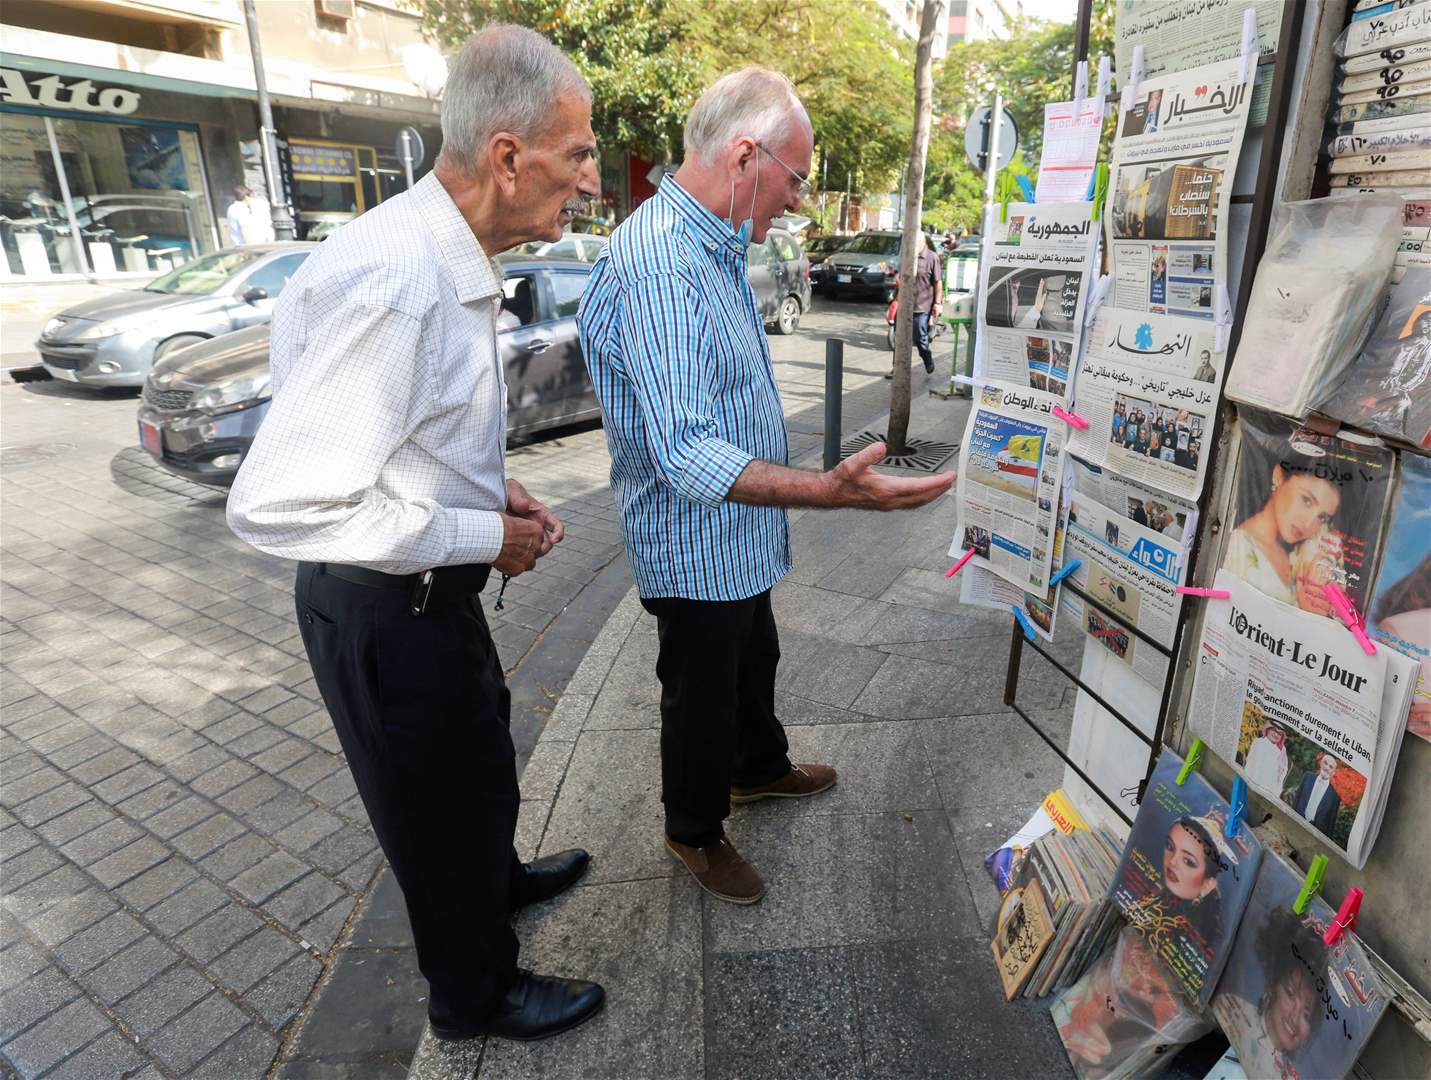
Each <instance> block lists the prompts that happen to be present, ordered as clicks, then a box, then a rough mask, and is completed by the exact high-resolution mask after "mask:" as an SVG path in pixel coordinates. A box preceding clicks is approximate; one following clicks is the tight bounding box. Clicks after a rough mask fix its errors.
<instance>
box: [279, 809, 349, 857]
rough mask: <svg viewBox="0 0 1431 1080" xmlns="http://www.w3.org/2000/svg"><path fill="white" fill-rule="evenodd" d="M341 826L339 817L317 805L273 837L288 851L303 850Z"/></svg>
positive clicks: (330, 834)
mask: <svg viewBox="0 0 1431 1080" xmlns="http://www.w3.org/2000/svg"><path fill="white" fill-rule="evenodd" d="M342 827H343V821H342V819H341V818H339V817H337V816H336V815H334V814H330V813H329V812H328V811H327V810H324V809H322V808H321V807H319V808H317V809H315V810H313V811H311V812H310V813H308V814H305V815H304V816H303V817H301V818H299V819H297V820H296V821H293V822H291V823H290V824H288V825H285V826H284V827H283V828H281V829H279V830H278V831H277V832H276V833H274V834H273V839H274V840H275V841H277V842H278V843H279V844H281V845H282V846H284V847H286V848H288V849H289V850H290V851H304V850H306V849H308V848H310V847H312V846H313V845H314V844H316V843H318V841H320V840H323V839H325V838H327V837H329V836H332V835H333V834H334V833H335V832H337V831H338V830H339V829H341V828H342Z"/></svg>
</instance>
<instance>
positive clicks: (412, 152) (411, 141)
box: [393, 126, 427, 169]
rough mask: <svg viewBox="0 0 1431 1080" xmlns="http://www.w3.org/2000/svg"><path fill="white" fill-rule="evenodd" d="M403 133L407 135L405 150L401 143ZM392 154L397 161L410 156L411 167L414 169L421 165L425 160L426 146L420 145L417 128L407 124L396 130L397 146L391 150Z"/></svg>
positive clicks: (420, 140) (420, 135) (419, 134)
mask: <svg viewBox="0 0 1431 1080" xmlns="http://www.w3.org/2000/svg"><path fill="white" fill-rule="evenodd" d="M404 135H406V136H407V144H408V145H407V149H406V150H405V151H404V149H403V145H402V144H403V136H404ZM393 156H394V157H396V158H397V159H398V160H399V161H402V160H403V159H404V158H407V157H409V156H410V157H411V158H412V167H413V168H414V169H418V168H421V167H422V163H423V162H424V161H426V160H427V147H425V146H423V145H422V134H421V133H420V132H419V131H418V130H417V128H415V127H412V126H408V127H405V128H403V129H402V130H401V131H399V132H398V136H397V146H396V148H395V149H394V150H393Z"/></svg>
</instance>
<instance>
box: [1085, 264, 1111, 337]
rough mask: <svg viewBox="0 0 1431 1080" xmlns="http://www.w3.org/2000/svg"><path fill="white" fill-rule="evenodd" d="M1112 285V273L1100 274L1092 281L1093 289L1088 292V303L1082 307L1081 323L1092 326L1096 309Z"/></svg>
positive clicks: (1096, 312) (1100, 305) (1101, 304)
mask: <svg viewBox="0 0 1431 1080" xmlns="http://www.w3.org/2000/svg"><path fill="white" fill-rule="evenodd" d="M1112 285H1113V275H1111V274H1102V275H1100V276H1099V278H1098V281H1097V282H1095V283H1094V286H1093V290H1092V291H1091V292H1090V293H1089V294H1088V303H1087V305H1086V307H1085V309H1084V314H1083V325H1084V326H1092V325H1093V319H1094V317H1095V316H1096V315H1097V314H1098V309H1099V308H1101V307H1102V306H1103V302H1104V301H1105V300H1107V299H1108V290H1109V289H1110V288H1111V287H1112Z"/></svg>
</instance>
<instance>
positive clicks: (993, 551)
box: [950, 385, 1067, 594]
mask: <svg viewBox="0 0 1431 1080" xmlns="http://www.w3.org/2000/svg"><path fill="white" fill-rule="evenodd" d="M1061 401H1062V399H1061V398H1058V397H1055V396H1053V395H1052V394H1045V393H1040V392H1039V391H1037V390H1027V389H1018V388H1015V387H1010V386H994V385H991V386H983V387H980V388H979V389H978V390H977V391H976V392H975V405H974V408H973V409H972V410H971V411H970V413H969V423H968V426H967V427H966V428H965V430H964V447H963V449H962V450H961V451H960V452H959V482H958V488H957V502H956V505H957V507H958V515H959V516H958V523H957V526H956V528H955V532H954V544H953V546H952V547H951V548H950V551H951V553H953V554H956V555H957V554H958V553H959V552H962V551H966V550H973V552H974V559H973V560H972V563H973V565H976V566H983V567H987V568H988V569H990V570H992V571H993V572H994V573H996V574H998V575H999V576H1000V577H1001V578H1003V579H1004V580H1005V581H1007V582H1010V583H1011V584H1014V585H1017V586H1018V587H1019V588H1020V589H1028V590H1029V591H1031V592H1034V593H1038V594H1043V593H1044V592H1045V591H1046V590H1047V588H1048V578H1049V568H1050V567H1051V565H1052V563H1053V549H1054V543H1055V539H1056V533H1057V530H1058V496H1059V490H1060V485H1061V484H1062V482H1063V462H1064V457H1065V455H1064V442H1065V434H1064V433H1065V432H1066V430H1067V425H1065V424H1064V422H1063V421H1062V420H1060V419H1058V418H1057V417H1055V416H1054V415H1053V410H1054V408H1055V407H1056V406H1058V405H1059V403H1060V402H1061Z"/></svg>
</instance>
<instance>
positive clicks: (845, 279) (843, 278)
mask: <svg viewBox="0 0 1431 1080" xmlns="http://www.w3.org/2000/svg"><path fill="white" fill-rule="evenodd" d="M835 280H836V281H838V282H839V283H840V284H841V285H848V284H849V282H850V275H849V274H836V275H835Z"/></svg>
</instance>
